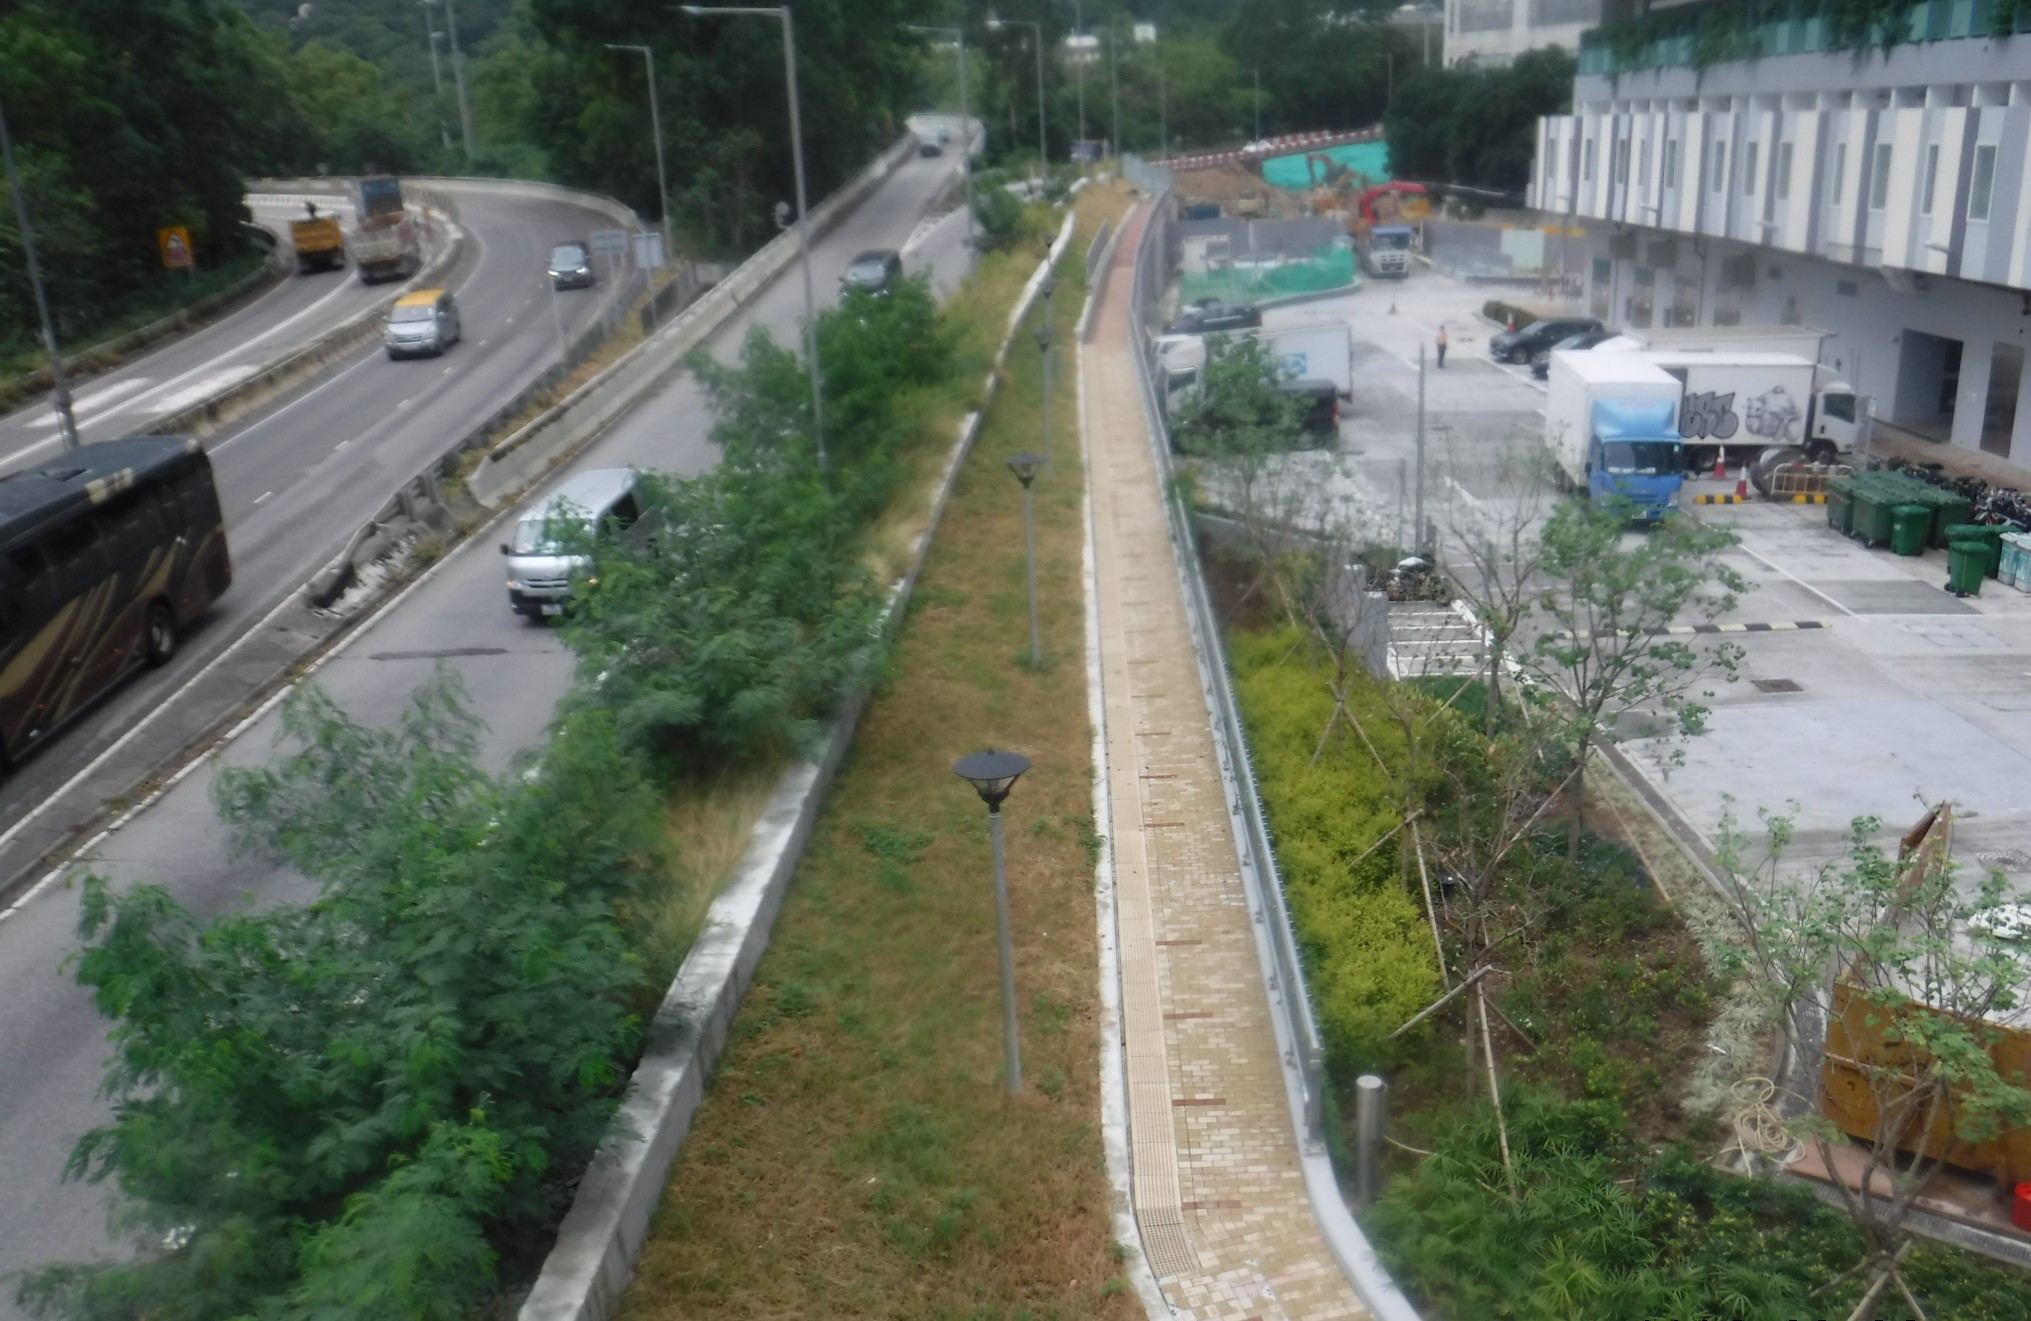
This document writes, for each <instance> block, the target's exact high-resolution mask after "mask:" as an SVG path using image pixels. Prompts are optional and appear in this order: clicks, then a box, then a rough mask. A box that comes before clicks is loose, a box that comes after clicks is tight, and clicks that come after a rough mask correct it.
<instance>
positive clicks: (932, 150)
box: [917, 140, 945, 156]
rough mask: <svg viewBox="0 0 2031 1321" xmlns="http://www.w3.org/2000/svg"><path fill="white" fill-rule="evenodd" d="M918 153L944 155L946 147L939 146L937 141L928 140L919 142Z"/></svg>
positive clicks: (920, 154) (922, 154) (921, 154)
mask: <svg viewBox="0 0 2031 1321" xmlns="http://www.w3.org/2000/svg"><path fill="white" fill-rule="evenodd" d="M917 154H918V155H919V156H943V155H944V154H945V149H944V148H943V147H941V146H939V145H938V144H937V142H936V141H932V140H927V141H924V142H920V143H918V144H917Z"/></svg>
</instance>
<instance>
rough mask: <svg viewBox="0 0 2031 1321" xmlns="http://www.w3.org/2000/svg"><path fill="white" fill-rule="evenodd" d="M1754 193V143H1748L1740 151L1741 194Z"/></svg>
mask: <svg viewBox="0 0 2031 1321" xmlns="http://www.w3.org/2000/svg"><path fill="white" fill-rule="evenodd" d="M1755 195H1756V144H1755V143H1753V142H1752V143H1750V144H1749V145H1748V146H1747V147H1745V148H1744V149H1743V151H1742V196H1744V197H1754V196H1755Z"/></svg>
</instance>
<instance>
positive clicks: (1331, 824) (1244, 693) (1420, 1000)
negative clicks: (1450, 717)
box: [1228, 628, 1439, 1071]
mask: <svg viewBox="0 0 2031 1321" xmlns="http://www.w3.org/2000/svg"><path fill="white" fill-rule="evenodd" d="M1228 659H1229V661H1230V662H1231V663H1232V665H1233V667H1234V677H1235V685H1236V693H1237V697H1238V699H1239V701H1240V703H1241V713H1242V719H1243V722H1244V723H1245V724H1246V726H1247V730H1248V742H1249V748H1250V751H1251V752H1252V753H1253V755H1254V761H1255V770H1256V775H1257V777H1258V779H1259V781H1260V786H1261V790H1262V796H1263V800H1264V802H1265V804H1266V806H1267V809H1268V815H1269V829H1270V834H1271V837H1272V840H1273V842H1274V843H1275V845H1276V856H1277V863H1278V866H1279V867H1280V868H1281V870H1282V873H1283V881H1284V891H1285V893H1286V895H1287V896H1288V897H1289V901H1290V906H1291V917H1292V921H1293V922H1295V923H1296V925H1297V932H1298V939H1299V942H1300V943H1301V945H1302V946H1303V949H1304V955H1305V969H1306V981H1307V983H1308V984H1309V985H1310V988H1311V992H1312V999H1313V1002H1314V1004H1315V1005H1316V1006H1317V1009H1318V1014H1319V1026H1320V1031H1321V1032H1322V1033H1323V1035H1324V1037H1325V1040H1326V1048H1327V1051H1328V1053H1329V1056H1330V1058H1331V1061H1332V1064H1333V1066H1334V1068H1335V1069H1336V1071H1344V1070H1347V1069H1358V1068H1363V1067H1367V1066H1371V1065H1374V1064H1376V1063H1378V1062H1380V1060H1381V1059H1382V1057H1383V1055H1384V1054H1385V1051H1384V1047H1383V1038H1385V1037H1386V1036H1388V1034H1389V1033H1390V1032H1392V1031H1394V1030H1395V1029H1396V1028H1397V1026H1398V1025H1399V1024H1401V1023H1402V1022H1403V1021H1404V1020H1405V1019H1408V1018H1409V1017H1410V1016H1411V1015H1413V1014H1415V1013H1416V1012H1417V1011H1418V1010H1419V1009H1422V1008H1423V1007H1424V1006H1425V1005H1426V1004H1428V1003H1429V1002H1430V1001H1431V1000H1432V999H1433V997H1435V996H1436V995H1437V994H1438V989H1439V988H1438V967H1437V962H1436V959H1435V956H1434V954H1433V952H1432V941H1431V932H1430V929H1429V928H1428V927H1427V925H1426V923H1425V919H1424V914H1423V912H1422V910H1421V908H1420V906H1419V903H1418V901H1416V900H1414V899H1412V898H1411V896H1410V895H1409V894H1408V893H1406V892H1405V890H1404V887H1403V885H1402V882H1401V879H1400V876H1399V872H1398V867H1399V862H1398V858H1397V851H1396V841H1394V840H1392V841H1391V842H1390V843H1388V844H1386V845H1384V846H1383V847H1381V848H1379V849H1376V850H1375V851H1374V852H1373V853H1372V854H1369V855H1368V857H1366V858H1365V859H1362V857H1361V855H1362V854H1363V853H1364V852H1365V851H1366V850H1367V849H1368V848H1369V847H1370V846H1371V845H1373V844H1374V843H1375V841H1376V840H1377V839H1378V838H1380V837H1381V836H1383V835H1385V834H1387V833H1388V832H1389V831H1390V830H1391V829H1392V828H1393V827H1394V826H1395V825H1396V824H1397V823H1398V821H1400V820H1401V819H1402V817H1401V813H1400V810H1399V806H1398V802H1399V797H1398V796H1399V792H1400V790H1399V789H1398V787H1397V786H1396V785H1394V784H1392V783H1391V780H1390V777H1388V776H1387V775H1385V774H1384V773H1383V771H1382V769H1381V768H1380V767H1379V766H1378V765H1377V764H1376V761H1375V758H1374V757H1373V756H1372V755H1371V754H1370V753H1369V751H1368V749H1367V747H1366V746H1365V745H1364V744H1363V743H1362V741H1361V738H1360V736H1359V735H1358V734H1355V733H1354V732H1353V731H1352V730H1348V729H1345V728H1344V727H1343V730H1342V732H1343V734H1344V737H1339V738H1336V739H1335V740H1334V741H1333V742H1332V744H1331V745H1330V746H1329V747H1328V748H1327V750H1326V752H1325V754H1324V755H1323V756H1321V757H1320V758H1319V759H1318V761H1317V763H1316V764H1314V762H1313V760H1312V752H1313V749H1314V748H1315V747H1316V746H1317V745H1318V741H1319V733H1320V731H1321V730H1323V729H1325V727H1326V722H1327V720H1328V719H1329V718H1330V717H1331V715H1332V712H1333V696H1332V692H1331V690H1330V688H1329V687H1328V686H1327V683H1326V678H1327V676H1326V674H1324V673H1323V672H1321V671H1320V670H1319V669H1316V668H1314V667H1313V665H1312V663H1311V649H1310V647H1309V646H1308V645H1307V644H1306V643H1305V641H1304V639H1303V638H1302V637H1301V635H1300V634H1298V633H1297V632H1296V630H1294V629H1289V628H1284V629H1278V630H1275V631H1272V632H1267V633H1237V634H1234V635H1232V636H1231V637H1230V638H1229V639H1228ZM1349 707H1350V709H1352V710H1353V711H1354V713H1355V715H1356V716H1357V717H1358V718H1359V719H1360V721H1361V725H1362V728H1363V729H1365V730H1366V731H1367V733H1368V736H1369V738H1370V739H1371V740H1372V741H1373V742H1374V743H1375V745H1376V749H1377V751H1379V752H1380V753H1381V754H1382V756H1383V757H1385V758H1387V759H1389V760H1390V761H1391V762H1392V764H1395V765H1401V764H1402V763H1403V760H1404V755H1403V754H1404V751H1405V749H1404V739H1403V732H1402V729H1401V727H1400V726H1399V725H1398V724H1397V723H1396V721H1395V720H1394V718H1393V717H1392V716H1391V715H1390V714H1389V712H1388V711H1387V710H1386V709H1385V708H1384V706H1383V705H1382V702H1381V700H1380V695H1379V691H1378V690H1377V689H1376V688H1375V687H1374V686H1373V685H1371V684H1368V683H1366V682H1365V681H1364V682H1363V683H1362V684H1360V685H1359V686H1358V687H1357V691H1356V693H1355V694H1354V696H1353V698H1352V699H1351V700H1350V702H1349ZM1357 859H1359V861H1358V862H1357Z"/></svg>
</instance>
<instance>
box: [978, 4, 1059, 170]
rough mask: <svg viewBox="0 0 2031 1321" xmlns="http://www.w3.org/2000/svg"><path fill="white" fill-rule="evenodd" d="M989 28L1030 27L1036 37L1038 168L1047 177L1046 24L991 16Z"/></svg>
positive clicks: (1048, 162) (1048, 163)
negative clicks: (1045, 126)
mask: <svg viewBox="0 0 2031 1321" xmlns="http://www.w3.org/2000/svg"><path fill="white" fill-rule="evenodd" d="M987 27H988V30H989V31H991V32H999V31H1001V29H1003V28H1028V29H1029V30H1030V33H1031V35H1032V36H1033V37H1034V38H1035V39H1036V46H1037V168H1038V169H1039V170H1041V171H1042V172H1043V174H1044V176H1045V177H1046V178H1048V177H1049V176H1050V173H1051V149H1050V147H1049V145H1048V139H1047V138H1046V136H1045V133H1044V25H1043V24H1041V23H1030V22H1026V21H1025V20H1023V19H1020V18H990V19H988V20H987Z"/></svg>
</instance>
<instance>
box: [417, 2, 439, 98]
mask: <svg viewBox="0 0 2031 1321" xmlns="http://www.w3.org/2000/svg"><path fill="white" fill-rule="evenodd" d="M417 5H418V7H419V8H421V9H422V10H423V30H424V31H425V32H427V33H429V34H430V86H431V88H432V90H434V91H435V92H436V93H437V95H439V96H443V95H444V75H443V74H442V73H440V72H439V71H438V66H437V24H435V23H433V22H431V20H430V0H417Z"/></svg>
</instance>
